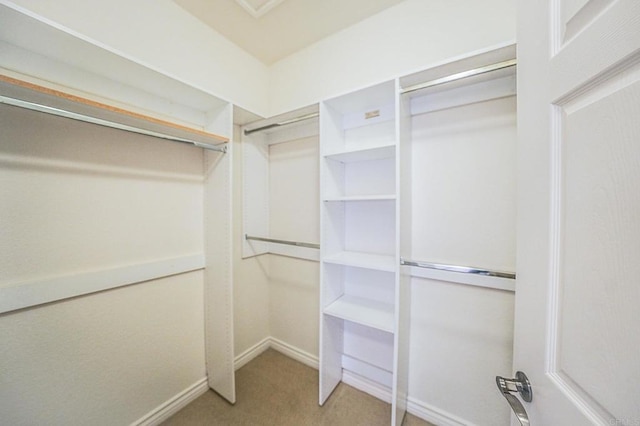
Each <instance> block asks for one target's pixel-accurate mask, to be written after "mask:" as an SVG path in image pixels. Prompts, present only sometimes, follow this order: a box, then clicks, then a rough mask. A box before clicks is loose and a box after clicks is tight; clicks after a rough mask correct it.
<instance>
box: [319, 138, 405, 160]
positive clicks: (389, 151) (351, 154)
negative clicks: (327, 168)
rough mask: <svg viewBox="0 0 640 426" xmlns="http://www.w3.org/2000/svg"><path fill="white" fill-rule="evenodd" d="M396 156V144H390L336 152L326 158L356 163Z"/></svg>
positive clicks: (326, 155)
mask: <svg viewBox="0 0 640 426" xmlns="http://www.w3.org/2000/svg"><path fill="white" fill-rule="evenodd" d="M395 155H396V144H395V143H389V144H385V145H379V146H376V147H373V148H361V149H353V150H346V151H341V152H335V153H333V154H325V156H324V158H326V159H328V160H333V161H339V162H341V163H354V162H357V161H372V160H382V159H384V158H393V157H394V156H395Z"/></svg>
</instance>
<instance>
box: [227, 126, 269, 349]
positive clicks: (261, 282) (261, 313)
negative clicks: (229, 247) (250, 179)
mask: <svg viewBox="0 0 640 426" xmlns="http://www.w3.org/2000/svg"><path fill="white" fill-rule="evenodd" d="M234 144H235V145H234V154H233V155H234V159H233V160H234V168H233V179H234V198H233V211H234V222H233V223H234V229H233V241H234V242H235V244H234V246H233V250H234V254H233V300H234V340H235V343H234V346H235V348H234V352H235V356H236V359H237V358H238V357H239V356H241V355H243V354H244V353H245V352H246V351H249V350H251V349H252V348H253V347H254V346H255V345H257V344H259V343H260V342H262V341H263V340H264V339H266V338H268V337H270V336H271V333H270V329H269V298H270V297H271V296H270V294H269V266H270V265H269V258H268V257H267V256H255V257H249V258H246V259H243V258H242V244H241V242H242V239H243V238H244V233H243V229H242V209H243V204H242V199H243V197H242V188H243V185H242V180H243V175H242V164H243V162H242V148H243V146H242V143H240V129H239V127H238V126H234Z"/></svg>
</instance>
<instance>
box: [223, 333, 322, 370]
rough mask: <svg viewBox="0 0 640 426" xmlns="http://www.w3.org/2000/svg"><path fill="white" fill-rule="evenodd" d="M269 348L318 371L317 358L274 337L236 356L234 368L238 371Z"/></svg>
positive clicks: (267, 338)
mask: <svg viewBox="0 0 640 426" xmlns="http://www.w3.org/2000/svg"><path fill="white" fill-rule="evenodd" d="M269 348H272V349H274V350H276V351H278V352H280V353H282V354H284V355H286V356H288V357H289V358H292V359H295V360H296V361H298V362H301V363H303V364H305V365H307V366H309V367H311V368H315V369H316V370H317V369H318V364H319V363H318V357H316V356H314V355H311V354H310V353H308V352H305V351H303V350H302V349H299V348H296V347H295V346H292V345H290V344H288V343H285V342H283V341H282V340H278V339H276V338H274V337H265V338H264V339H262V340H261V341H259V342H258V343H256V344H255V345H253V346H252V347H250V348H249V349H247V350H246V351H244V352H242V353H241V354H240V355H238V356H237V357H236V358H235V360H234V368H235V369H236V370H238V369H239V368H241V367H243V366H244V365H245V364H247V363H248V362H249V361H251V360H252V359H254V358H255V357H257V356H258V355H260V354H261V353H262V352H264V351H266V350H267V349H269Z"/></svg>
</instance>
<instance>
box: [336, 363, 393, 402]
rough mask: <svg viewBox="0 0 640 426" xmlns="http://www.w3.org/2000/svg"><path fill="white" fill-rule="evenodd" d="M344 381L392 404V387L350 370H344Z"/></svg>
mask: <svg viewBox="0 0 640 426" xmlns="http://www.w3.org/2000/svg"><path fill="white" fill-rule="evenodd" d="M342 381H343V382H344V383H346V384H347V385H349V386H352V387H354V388H356V389H358V390H360V391H362V392H364V393H368V394H369V395H371V396H374V397H376V398H378V399H381V400H382V401H384V402H386V403H388V404H391V389H389V388H388V387H386V386H384V385H381V384H380V383H377V382H374V381H373V380H370V379H367V378H366V377H363V376H361V375H359V374H357V373H354V372H352V371H349V370H342Z"/></svg>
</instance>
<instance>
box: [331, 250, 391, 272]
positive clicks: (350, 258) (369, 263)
mask: <svg viewBox="0 0 640 426" xmlns="http://www.w3.org/2000/svg"><path fill="white" fill-rule="evenodd" d="M322 260H323V261H324V262H325V263H333V264H336V265H345V266H356V267H359V268H368V269H375V270H377V271H387V272H395V270H396V259H395V257H394V256H392V255H383V254H371V253H362V252H356V251H342V252H339V253H335V254H332V255H329V256H326V257H324V259H322Z"/></svg>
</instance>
